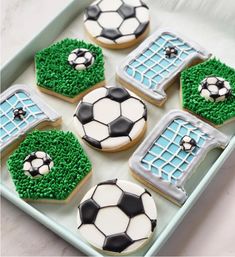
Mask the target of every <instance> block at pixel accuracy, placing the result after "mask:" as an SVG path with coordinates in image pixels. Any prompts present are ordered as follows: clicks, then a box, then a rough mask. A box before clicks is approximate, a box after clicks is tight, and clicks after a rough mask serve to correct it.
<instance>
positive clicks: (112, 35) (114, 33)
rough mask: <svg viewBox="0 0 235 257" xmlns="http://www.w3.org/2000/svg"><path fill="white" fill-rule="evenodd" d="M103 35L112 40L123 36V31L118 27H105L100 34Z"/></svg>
mask: <svg viewBox="0 0 235 257" xmlns="http://www.w3.org/2000/svg"><path fill="white" fill-rule="evenodd" d="M100 36H101V37H105V38H108V39H111V40H113V41H114V40H116V39H118V38H119V37H121V36H122V34H121V32H120V31H119V30H118V29H105V28H103V29H102V31H101V34H100Z"/></svg>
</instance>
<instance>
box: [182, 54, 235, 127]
mask: <svg viewBox="0 0 235 257" xmlns="http://www.w3.org/2000/svg"><path fill="white" fill-rule="evenodd" d="M207 77H219V78H222V79H223V80H225V81H227V82H228V83H229V85H230V87H231V93H230V94H229V96H228V97H226V98H227V99H226V100H225V101H214V100H213V99H212V100H213V101H208V100H206V99H205V98H204V97H202V96H201V95H200V92H199V90H198V88H199V85H200V84H201V82H202V81H203V80H204V79H205V78H207ZM181 87H182V90H181V91H182V99H183V101H182V105H183V107H184V108H185V109H187V110H189V111H191V112H193V113H195V114H197V115H199V116H201V117H202V118H204V119H206V120H208V121H210V122H211V123H213V124H215V125H222V124H223V123H224V122H226V121H228V120H230V119H233V118H234V117H235V95H234V92H235V70H234V69H233V68H231V67H228V66H227V65H225V64H223V63H221V62H220V61H219V60H217V59H210V60H208V61H206V62H204V63H201V64H199V65H196V66H193V67H191V68H189V69H187V70H185V71H183V72H182V74H181ZM212 89H213V88H212ZM216 98H217V97H216ZM217 99H218V98H217ZM219 100H221V99H219Z"/></svg>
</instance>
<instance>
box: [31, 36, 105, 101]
mask: <svg viewBox="0 0 235 257" xmlns="http://www.w3.org/2000/svg"><path fill="white" fill-rule="evenodd" d="M35 66H36V80H37V85H38V88H39V89H40V90H41V91H42V92H44V93H47V94H50V95H54V96H56V97H58V98H61V99H63V100H66V101H68V102H71V103H74V102H76V101H79V99H80V98H82V96H83V95H84V94H86V93H87V92H89V91H90V90H91V89H93V88H95V87H99V86H101V85H103V84H104V59H103V54H102V50H101V48H100V47H98V46H95V45H92V44H88V43H86V42H84V41H82V40H77V39H68V38H67V39H64V40H62V41H60V42H57V43H55V44H53V45H51V46H50V47H48V48H45V49H43V50H41V51H39V52H37V53H36V56H35Z"/></svg>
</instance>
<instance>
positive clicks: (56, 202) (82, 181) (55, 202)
mask: <svg viewBox="0 0 235 257" xmlns="http://www.w3.org/2000/svg"><path fill="white" fill-rule="evenodd" d="M91 175H92V170H90V171H89V173H88V174H87V175H86V176H85V177H84V178H83V179H82V180H81V181H80V182H79V184H78V185H77V186H76V187H75V188H74V190H73V191H72V192H71V194H70V195H69V196H68V197H67V198H66V199H65V200H55V199H38V200H37V199H35V200H33V199H26V198H22V200H24V201H26V202H33V203H49V204H60V203H62V204H65V203H68V202H69V201H70V200H71V199H72V198H73V196H74V195H75V194H76V193H77V192H78V190H79V189H80V188H81V187H82V186H83V185H84V184H85V183H86V182H87V180H88V179H89V178H90V177H91Z"/></svg>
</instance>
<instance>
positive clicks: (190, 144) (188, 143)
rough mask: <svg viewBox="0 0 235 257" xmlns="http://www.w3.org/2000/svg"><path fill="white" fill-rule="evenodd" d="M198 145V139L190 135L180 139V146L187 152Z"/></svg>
mask: <svg viewBox="0 0 235 257" xmlns="http://www.w3.org/2000/svg"><path fill="white" fill-rule="evenodd" d="M196 146H197V143H196V141H195V140H194V139H193V138H191V137H190V136H184V137H182V139H181V141H180V147H181V149H182V150H183V151H185V152H190V151H192V150H193V149H194V148H195V147H196Z"/></svg>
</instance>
